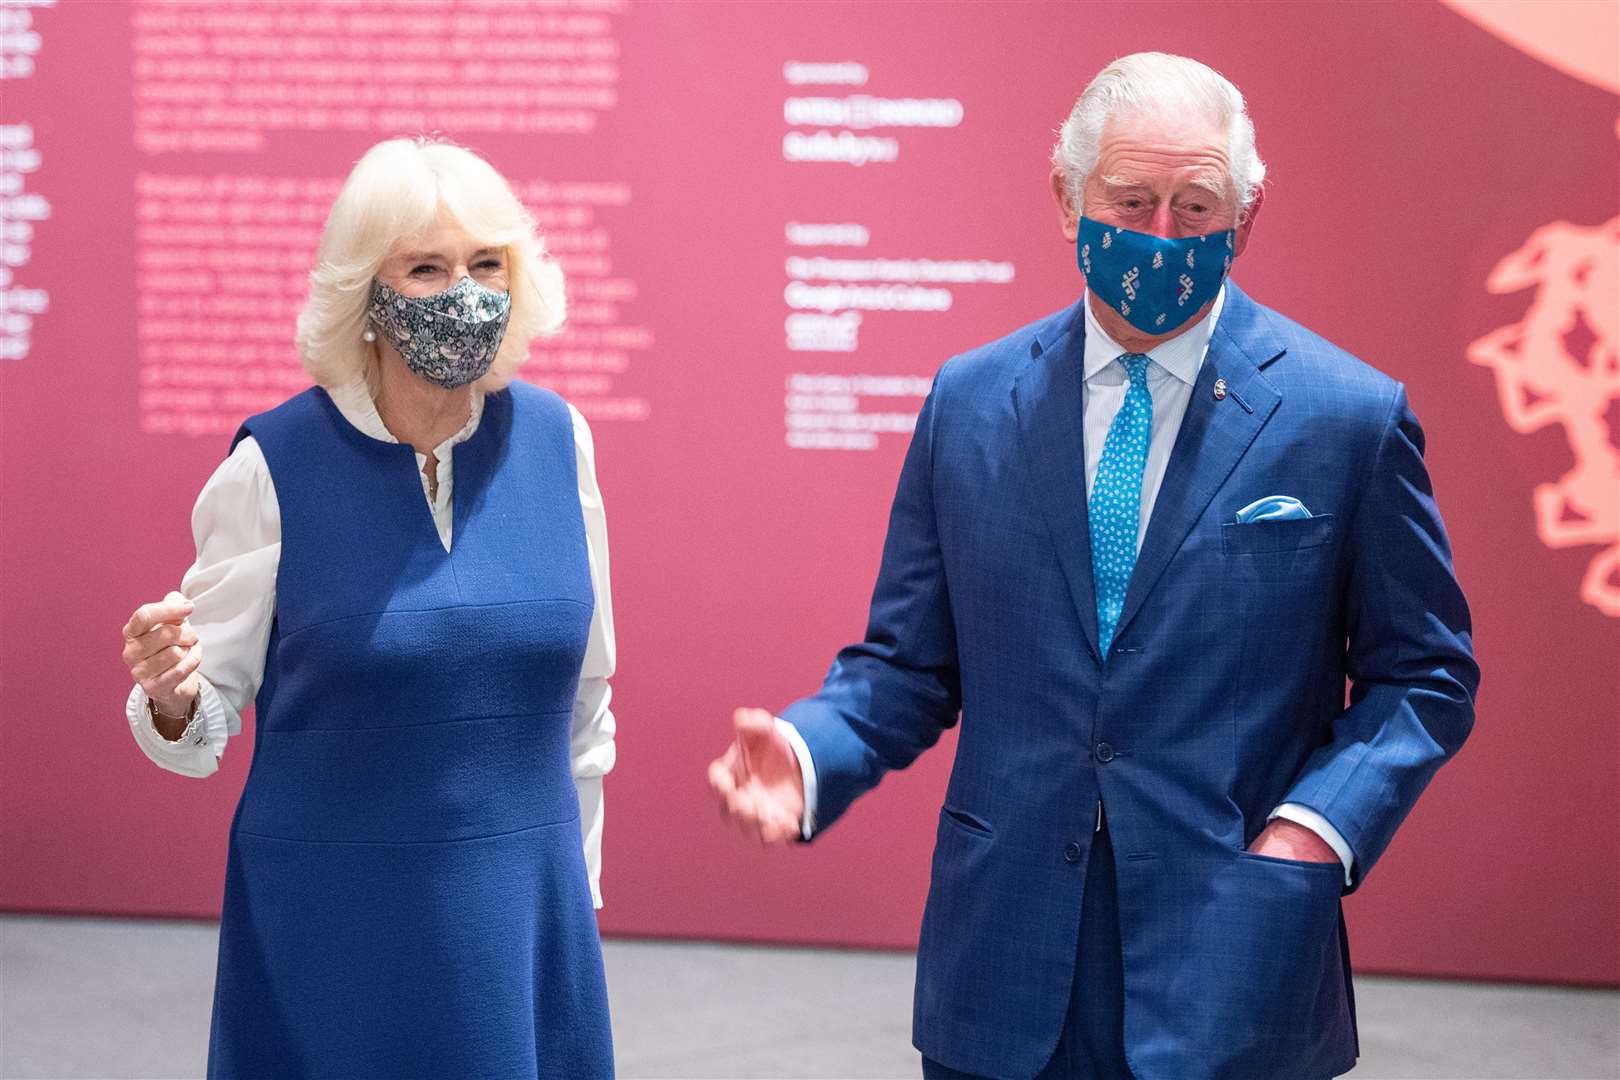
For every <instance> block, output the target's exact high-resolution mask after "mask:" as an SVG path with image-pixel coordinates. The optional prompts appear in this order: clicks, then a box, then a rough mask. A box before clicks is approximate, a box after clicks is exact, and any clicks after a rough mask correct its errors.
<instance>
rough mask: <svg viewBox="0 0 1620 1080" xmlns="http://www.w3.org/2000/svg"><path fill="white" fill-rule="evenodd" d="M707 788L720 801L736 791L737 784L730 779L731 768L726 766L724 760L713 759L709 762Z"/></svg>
mask: <svg viewBox="0 0 1620 1080" xmlns="http://www.w3.org/2000/svg"><path fill="white" fill-rule="evenodd" d="M709 787H710V788H712V789H713V790H714V793H715V794H716V795H718V796H720V798H721V799H727V798H729V797H730V796H731V794H732V793H733V792H735V791H736V790H737V783H736V781H735V780H733V779H732V776H731V767H730V766H729V765H727V764H726V759H725V758H715V759H714V760H713V761H711V762H709Z"/></svg>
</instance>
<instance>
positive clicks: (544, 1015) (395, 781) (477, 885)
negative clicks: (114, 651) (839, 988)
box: [124, 140, 614, 1078]
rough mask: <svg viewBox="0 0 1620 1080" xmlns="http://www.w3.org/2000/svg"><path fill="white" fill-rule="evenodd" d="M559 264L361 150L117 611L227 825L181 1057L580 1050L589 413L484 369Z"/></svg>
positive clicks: (531, 310)
mask: <svg viewBox="0 0 1620 1080" xmlns="http://www.w3.org/2000/svg"><path fill="white" fill-rule="evenodd" d="M562 318H563V290H562V275H561V272H560V270H559V269H558V267H557V266H556V264H555V263H554V262H552V261H551V260H550V259H549V258H548V257H547V256H546V255H545V252H544V249H543V247H542V246H541V243H540V241H539V238H538V236H537V235H536V231H535V226H534V222H533V220H532V218H531V217H530V216H529V214H528V213H527V212H526V211H525V210H524V209H523V207H522V206H521V205H520V204H519V202H518V200H517V199H516V197H515V196H514V195H513V193H512V190H511V188H510V186H509V185H508V184H507V183H506V181H505V180H504V179H502V177H501V176H500V175H499V174H498V173H497V172H496V171H495V170H494V169H493V168H492V167H491V166H490V165H489V164H488V163H487V162H485V161H483V160H482V159H481V158H479V157H477V156H476V155H474V154H472V153H471V152H469V151H467V150H464V149H462V148H459V147H456V146H451V145H447V144H443V143H436V142H431V141H425V140H393V141H389V142H385V143H381V144H379V145H378V146H376V147H373V148H372V150H371V151H369V152H368V153H367V154H366V155H365V156H364V157H363V158H362V159H361V160H360V162H359V163H358V164H357V165H356V166H355V169H354V171H353V172H352V173H351V174H350V176H349V178H348V181H347V182H346V183H345V185H344V187H343V189H342V191H341V192H340V194H339V195H338V198H337V202H336V204H335V205H334V207H333V209H332V213H331V216H330V218H329V219H328V221H327V224H326V229H325V232H324V234H323V237H322V240H321V247H320V255H319V262H318V265H317V266H316V268H315V271H314V273H313V274H312V275H311V288H310V296H309V301H308V303H307V305H306V307H305V309H304V311H303V313H302V315H301V316H300V318H299V321H298V346H299V352H300V356H301V358H302V360H303V363H304V366H305V368H306V369H307V370H308V371H309V374H310V375H311V376H312V378H313V379H314V381H315V382H316V383H317V384H318V385H317V386H316V387H314V388H312V389H310V390H307V391H305V392H303V393H301V394H298V395H296V396H294V397H293V398H291V399H290V400H289V401H287V402H286V403H285V404H283V405H281V406H279V407H277V408H275V409H272V410H270V411H269V412H266V413H264V414H261V415H259V416H255V417H251V418H249V419H248V420H247V421H246V422H245V423H244V424H243V426H242V429H241V431H240V432H238V434H237V437H236V440H235V442H234V443H233V445H232V448H231V451H230V455H229V457H228V458H227V459H226V460H225V462H224V463H223V464H222V465H221V466H220V467H219V469H218V470H217V471H216V472H215V473H214V475H213V477H212V478H211V479H210V480H209V481H208V483H207V485H206V486H205V487H204V489H203V492H202V494H201V496H200V497H199V498H198V501H197V507H196V510H195V512H194V514H193V519H192V527H193V532H194V534H195V539H196V545H197V559H196V562H195V563H194V564H193V566H192V568H191V569H190V571H189V572H188V573H187V574H186V576H185V578H184V580H183V582H182V584H181V588H180V590H179V591H178V592H174V593H170V594H169V595H168V596H167V597H166V598H164V599H163V600H161V601H157V602H155V603H149V604H144V605H142V606H141V607H140V608H139V609H137V610H136V611H135V613H134V614H133V615H132V616H131V618H130V620H129V622H128V624H127V625H126V626H125V628H124V638H125V643H124V660H125V662H126V663H127V664H128V665H129V667H130V671H131V674H132V675H133V677H134V679H135V681H136V686H135V687H134V689H133V690H132V691H131V694H130V697H129V702H128V707H127V710H126V711H127V715H128V719H129V724H130V728H131V730H132V731H133V733H134V735H135V739H136V742H137V744H138V745H139V746H140V747H141V748H142V749H143V750H144V751H145V752H146V754H147V755H148V756H149V757H150V758H152V760H153V761H155V762H157V763H158V764H159V765H161V766H162V767H164V768H166V769H169V770H171V771H173V772H178V773H182V774H185V775H190V776H199V777H202V776H207V775H209V774H211V773H213V772H214V771H215V770H216V769H217V768H218V761H219V758H220V755H221V754H222V753H223V752H224V751H225V748H226V745H227V742H228V740H229V738H230V736H232V735H235V734H237V733H238V732H239V731H240V725H241V721H240V714H241V712H242V710H243V709H245V708H246V706H247V705H248V704H249V702H252V701H255V700H256V703H257V710H256V714H257V721H256V723H257V735H256V738H255V745H254V749H253V763H252V767H251V769H250V771H249V775H248V779H247V782H246V785H245V787H244V790H243V793H242V799H241V802H240V804H239V806H238V808H237V812H236V817H235V819H234V821H233V823H232V826H231V839H230V850H229V857H228V862H227V869H226V884H225V901H224V909H223V916H222V922H221V928H220V951H219V972H218V978H217V983H216V991H215V998H214V1021H213V1033H212V1037H211V1040H210V1046H209V1066H208V1070H209V1075H210V1076H215V1077H236V1076H248V1075H275V1076H278V1077H291V1076H310V1077H315V1076H329V1077H337V1076H342V1077H350V1078H356V1077H367V1076H377V1077H383V1076H387V1077H408V1076H423V1077H428V1076H432V1077H450V1076H464V1077H472V1076H491V1077H493V1076H502V1077H508V1076H566V1077H570V1078H575V1077H597V1076H611V1075H612V1072H613V1057H612V1040H611V1035H610V1031H609V1022H608V1010H607V995H606V989H605V984H604V979H603V971H602V959H601V950H600V944H599V940H598V937H597V927H596V920H595V915H594V911H593V906H600V903H601V901H600V890H599V887H598V880H599V874H600V851H601V828H602V777H603V776H604V775H605V774H606V773H607V772H608V770H609V769H610V768H612V766H613V760H614V743H613V735H614V718H613V714H612V712H611V711H610V709H609V697H610V694H609V689H608V683H607V679H608V677H609V676H610V675H611V674H612V673H613V667H614V644H613V619H612V608H611V603H610V600H609V593H608V555H607V536H606V528H605V524H604V518H603V512H602V502H601V497H600V494H599V493H598V490H597V484H596V477H595V469H594V463H593V449H592V443H591V436H590V430H589V428H588V427H587V426H586V424H585V421H584V419H583V418H582V417H581V416H580V414H579V413H578V411H577V410H575V409H573V407H572V406H569V405H566V404H565V403H564V402H563V401H562V400H561V399H560V398H558V397H557V396H556V395H554V394H552V393H550V392H548V391H544V390H540V389H537V388H535V387H533V386H529V385H527V384H524V383H521V382H514V381H512V380H513V375H514V374H515V372H516V370H517V368H518V367H519V365H521V364H522V362H523V360H524V358H525V357H526V356H527V353H528V348H529V344H530V342H531V341H532V340H533V339H534V338H535V337H537V336H538V335H542V334H546V333H549V332H552V331H554V330H555V329H556V328H557V327H558V326H559V325H560V324H561V322H562Z"/></svg>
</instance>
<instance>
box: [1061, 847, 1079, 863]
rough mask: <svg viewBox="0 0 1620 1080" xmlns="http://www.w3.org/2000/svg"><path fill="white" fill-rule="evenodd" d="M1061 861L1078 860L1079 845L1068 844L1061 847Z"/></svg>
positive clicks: (1072, 861) (1073, 861) (1074, 861)
mask: <svg viewBox="0 0 1620 1080" xmlns="http://www.w3.org/2000/svg"><path fill="white" fill-rule="evenodd" d="M1063 861H1064V862H1071V863H1077V862H1079V861H1080V845H1079V844H1070V845H1069V846H1068V847H1066V848H1064V849H1063Z"/></svg>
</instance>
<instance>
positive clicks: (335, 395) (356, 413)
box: [326, 377, 484, 460]
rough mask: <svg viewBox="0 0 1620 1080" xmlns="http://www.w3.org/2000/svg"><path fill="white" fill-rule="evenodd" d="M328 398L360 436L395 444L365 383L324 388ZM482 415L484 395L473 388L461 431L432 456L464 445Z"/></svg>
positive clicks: (356, 382)
mask: <svg viewBox="0 0 1620 1080" xmlns="http://www.w3.org/2000/svg"><path fill="white" fill-rule="evenodd" d="M326 392H327V394H329V395H330V396H331V398H332V404H334V405H336V406H337V407H338V412H340V413H342V414H343V419H345V420H347V421H348V422H349V423H351V424H353V425H354V427H355V428H356V430H358V431H359V432H360V433H361V434H362V435H367V436H370V437H371V438H373V439H376V440H378V441H379V442H387V443H397V442H399V440H398V439H396V438H394V433H393V432H391V431H389V430H388V425H386V424H384V423H383V421H382V417H381V416H379V415H378V414H377V403H376V402H375V401H373V400H372V399H371V388H370V387H369V386H367V385H366V380H365V379H364V378H363V377H362V378H358V379H355V380H353V381H352V382H346V383H343V384H342V385H341V386H333V387H329V388H328V389H327V391H326ZM483 416H484V395H483V393H482V392H481V391H480V390H478V388H477V387H474V388H473V400H472V413H471V415H469V416H468V417H467V423H466V424H465V425H463V426H462V428H461V430H460V431H458V432H456V433H455V434H454V435H452V436H450V437H449V438H448V439H446V440H444V442H442V443H440V444H439V445H438V446H437V447H435V449H434V456H435V457H437V458H440V459H441V460H442V459H443V458H444V455H445V452H446V451H448V450H449V449H450V448H451V447H453V446H456V445H457V444H458V443H464V442H466V441H467V440H468V439H470V438H472V436H473V433H474V432H475V431H477V430H478V421H480V420H481V419H483ZM417 456H418V457H420V456H421V455H420V454H418V455H417Z"/></svg>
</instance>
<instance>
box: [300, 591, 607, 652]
mask: <svg viewBox="0 0 1620 1080" xmlns="http://www.w3.org/2000/svg"><path fill="white" fill-rule="evenodd" d="M520 604H573V605H574V606H575V607H582V608H590V607H591V606H592V605H591V604H587V603H585V602H584V601H583V600H575V599H574V598H573V597H571V596H551V597H546V598H544V599H540V600H503V601H501V602H500V603H497V604H442V605H440V606H439V607H430V608H385V609H383V610H381V611H358V612H355V613H354V614H353V615H338V616H335V617H333V618H330V619H322V620H320V621H319V622H312V623H306V624H304V625H303V626H300V627H298V628H297V629H296V630H291V631H288V632H286V633H283V634H282V635H281V640H282V642H285V641H286V640H287V639H288V638H290V637H295V636H297V635H299V634H302V633H303V632H304V631H306V630H314V629H317V628H318V627H322V626H327V625H330V624H331V623H337V622H348V621H350V620H353V619H369V618H371V617H372V616H374V615H431V614H433V613H434V612H437V611H462V610H476V611H484V610H488V609H490V608H503V607H517V606H518V605H520Z"/></svg>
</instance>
